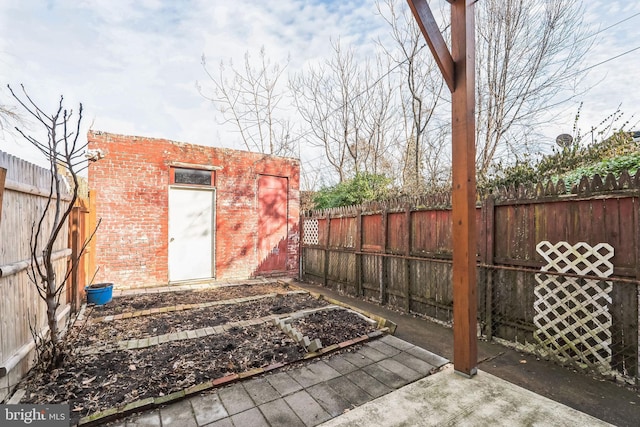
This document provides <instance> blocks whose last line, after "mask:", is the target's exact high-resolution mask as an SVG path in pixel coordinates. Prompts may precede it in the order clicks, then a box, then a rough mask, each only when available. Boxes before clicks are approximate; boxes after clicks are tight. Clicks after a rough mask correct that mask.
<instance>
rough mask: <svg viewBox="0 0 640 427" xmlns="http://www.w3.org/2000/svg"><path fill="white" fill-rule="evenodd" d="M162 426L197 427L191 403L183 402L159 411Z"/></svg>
mask: <svg viewBox="0 0 640 427" xmlns="http://www.w3.org/2000/svg"><path fill="white" fill-rule="evenodd" d="M160 418H161V419H162V425H163V426H180V427H197V426H198V424H197V423H196V417H195V416H194V415H193V410H192V409H191V402H189V401H188V400H183V401H181V402H178V403H174V404H172V405H169V406H166V407H164V408H161V409H160Z"/></svg>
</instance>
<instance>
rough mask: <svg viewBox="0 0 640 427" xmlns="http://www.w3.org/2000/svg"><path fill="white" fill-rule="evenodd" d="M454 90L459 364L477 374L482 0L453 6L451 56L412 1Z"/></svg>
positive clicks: (424, 10)
mask: <svg viewBox="0 0 640 427" xmlns="http://www.w3.org/2000/svg"><path fill="white" fill-rule="evenodd" d="M407 1H408V2H409V7H410V8H411V11H412V12H413V16H414V17H415V18H416V21H417V22H418V25H419V26H420V29H421V30H422V34H423V35H424V37H425V38H426V40H427V44H428V45H429V48H430V49H431V52H432V53H433V56H434V57H435V59H436V62H437V63H438V66H439V67H440V71H441V72H442V75H443V77H444V79H445V81H446V82H447V86H449V89H450V90H451V94H452V97H451V105H452V107H451V109H452V114H451V120H452V123H451V139H452V166H451V169H452V176H453V194H452V199H453V209H452V217H453V347H454V349H453V365H454V369H455V371H456V372H458V373H461V374H463V375H466V376H468V377H471V376H473V375H475V374H476V373H477V363H478V339H477V332H476V331H477V312H478V301H477V290H476V288H477V284H476V248H477V246H476V219H475V206H476V169H475V21H474V12H473V4H474V3H475V1H476V0H448V1H449V3H451V54H449V50H448V49H447V46H446V44H445V43H444V39H443V38H442V34H440V30H439V29H438V27H437V25H436V23H435V20H434V19H433V14H432V13H431V10H430V9H429V5H428V4H427V2H426V0H407Z"/></svg>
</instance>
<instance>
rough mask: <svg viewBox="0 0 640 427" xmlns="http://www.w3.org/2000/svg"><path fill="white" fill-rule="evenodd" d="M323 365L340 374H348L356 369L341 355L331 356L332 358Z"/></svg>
mask: <svg viewBox="0 0 640 427" xmlns="http://www.w3.org/2000/svg"><path fill="white" fill-rule="evenodd" d="M325 363H326V364H327V365H329V366H331V367H332V368H333V369H335V370H336V371H338V372H339V373H341V374H348V373H349V372H353V371H355V370H357V369H358V367H357V366H356V365H354V364H353V363H351V362H349V361H348V360H347V359H345V358H344V357H343V356H342V355H336V356H333V357H332V358H330V359H327V360H326V361H325Z"/></svg>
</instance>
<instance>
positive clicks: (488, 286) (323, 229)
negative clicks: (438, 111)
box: [301, 173, 640, 378]
mask: <svg viewBox="0 0 640 427" xmlns="http://www.w3.org/2000/svg"><path fill="white" fill-rule="evenodd" d="M639 189H640V173H638V174H636V175H635V176H629V174H627V173H625V174H623V175H622V177H620V178H619V179H618V180H616V179H615V178H614V177H613V176H608V177H607V178H606V179H605V181H604V182H603V181H602V179H601V178H600V177H599V176H595V177H594V178H593V179H590V180H588V179H586V178H584V179H583V180H582V181H581V183H580V185H579V186H578V187H577V188H574V189H572V193H569V194H567V192H566V191H565V189H564V185H563V184H562V183H561V182H560V183H558V184H557V185H553V184H551V183H550V184H548V185H547V186H542V185H538V186H537V187H528V188H525V187H520V188H518V189H516V188H511V189H503V190H501V191H497V192H495V193H494V194H493V195H490V196H486V197H482V198H481V200H479V202H478V205H477V210H476V221H477V233H478V236H477V237H478V248H477V254H476V255H477V266H478V267H477V279H478V295H477V296H478V308H479V310H478V321H479V326H480V331H479V333H480V334H481V335H483V336H485V337H486V338H488V339H497V340H505V341H509V342H512V343H517V344H518V345H519V346H522V347H525V348H526V347H531V346H533V347H535V344H536V340H535V337H534V335H535V334H536V333H537V332H536V331H537V327H536V323H535V322H534V317H535V316H536V315H537V314H538V315H539V313H538V312H537V311H536V309H538V311H539V306H540V302H539V301H538V300H537V298H538V297H536V295H535V293H534V290H535V289H536V286H537V282H536V274H537V273H538V274H539V273H540V269H541V268H542V267H543V266H544V265H545V262H544V261H543V258H542V256H541V255H540V254H539V253H538V252H537V251H536V245H538V243H540V242H543V241H549V242H552V243H556V242H568V244H571V245H573V244H576V243H578V242H586V243H588V244H589V245H597V244H599V243H608V244H609V245H611V247H613V249H614V251H615V254H614V256H613V258H612V259H611V260H610V261H611V263H612V264H613V276H612V277H611V278H610V279H607V280H610V282H612V283H613V290H612V292H610V293H608V294H606V295H604V298H605V300H607V301H608V302H607V303H605V305H606V306H605V307H604V308H603V311H604V312H605V313H604V314H605V315H606V316H607V319H609V321H610V324H611V325H610V327H609V326H607V328H608V329H607V332H608V333H610V340H609V341H610V343H609V344H606V343H605V344H606V345H605V347H607V350H608V351H610V353H609V360H608V364H607V369H606V371H608V372H609V373H611V371H613V373H616V374H620V375H622V376H624V377H627V378H638V365H639V352H638V341H639V328H638V325H639V322H638V305H639V302H640V294H639V288H638V279H640V262H639V261H640V244H639V243H640V242H639V240H640V221H639V218H640V209H639ZM450 206H451V204H450V195H448V194H441V195H431V196H428V197H421V198H417V199H411V200H393V201H389V202H385V203H372V204H368V205H363V206H353V207H347V208H336V209H330V210H325V211H312V212H307V213H304V214H303V216H302V218H301V229H302V239H301V242H302V258H301V262H302V269H301V273H302V278H303V279H305V280H309V281H313V282H318V283H321V284H323V285H325V286H328V287H331V288H334V289H337V290H340V291H342V292H345V293H347V294H350V295H354V296H362V297H365V298H367V299H371V300H376V301H378V302H379V303H381V304H388V305H390V306H393V307H396V308H400V309H402V310H405V311H407V312H412V313H418V314H421V315H425V316H429V317H430V318H432V319H436V320H438V321H442V322H445V323H448V324H450V323H451V321H452V307H453V301H452V299H453V292H452V285H451V267H452V261H451V260H452V246H453V245H452V235H451V226H452V224H451V221H452V219H451V218H452V217H451V209H450ZM574 276H575V277H574ZM587 276H588V277H585V276H581V275H576V274H563V275H560V280H578V281H581V282H580V283H582V284H583V285H584V283H590V282H589V278H592V279H593V276H592V275H587ZM600 280H602V279H600ZM585 281H586V282H585ZM558 286H559V287H560V288H561V287H562V285H558ZM578 287H580V285H578ZM561 291H562V289H561ZM583 293H584V294H585V295H586V297H584V298H591V299H595V298H596V296H595V295H593V292H592V295H587V293H586V292H583ZM576 298H578V299H579V298H583V296H580V295H579V296H577V297H576ZM584 298H583V299H584ZM571 304H573V303H571ZM559 305H561V304H559ZM556 308H557V310H559V313H560V315H561V314H562V311H563V310H569V311H571V310H573V308H572V307H562V306H559V307H556ZM556 308H554V310H555V309H556ZM589 310H591V309H588V310H585V311H584V312H585V313H587V314H589ZM554 313H555V312H554ZM554 315H556V314H554ZM580 315H582V314H580ZM594 316H595V314H594ZM553 321H554V320H553V319H552V320H547V322H553ZM572 322H573V321H572ZM583 329H584V328H583ZM569 337H570V338H569V339H572V338H571V337H572V333H569ZM591 341H593V337H591V338H590V337H587V339H586V341H584V342H581V343H579V344H578V345H577V347H578V350H576V351H579V350H580V348H582V347H584V346H589V345H595V344H593V343H592V342H591ZM598 345H599V344H598ZM571 346H574V345H573V344H571ZM574 347H575V346H574ZM574 350H575V349H573V348H572V350H571V351H574ZM563 362H566V360H563Z"/></svg>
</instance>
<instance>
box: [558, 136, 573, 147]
mask: <svg viewBox="0 0 640 427" xmlns="http://www.w3.org/2000/svg"><path fill="white" fill-rule="evenodd" d="M572 142H573V137H572V136H571V135H569V134H568V133H562V134H560V135H558V136H557V138H556V144H558V145H559V146H560V147H568V146H570V145H571V143H572Z"/></svg>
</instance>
